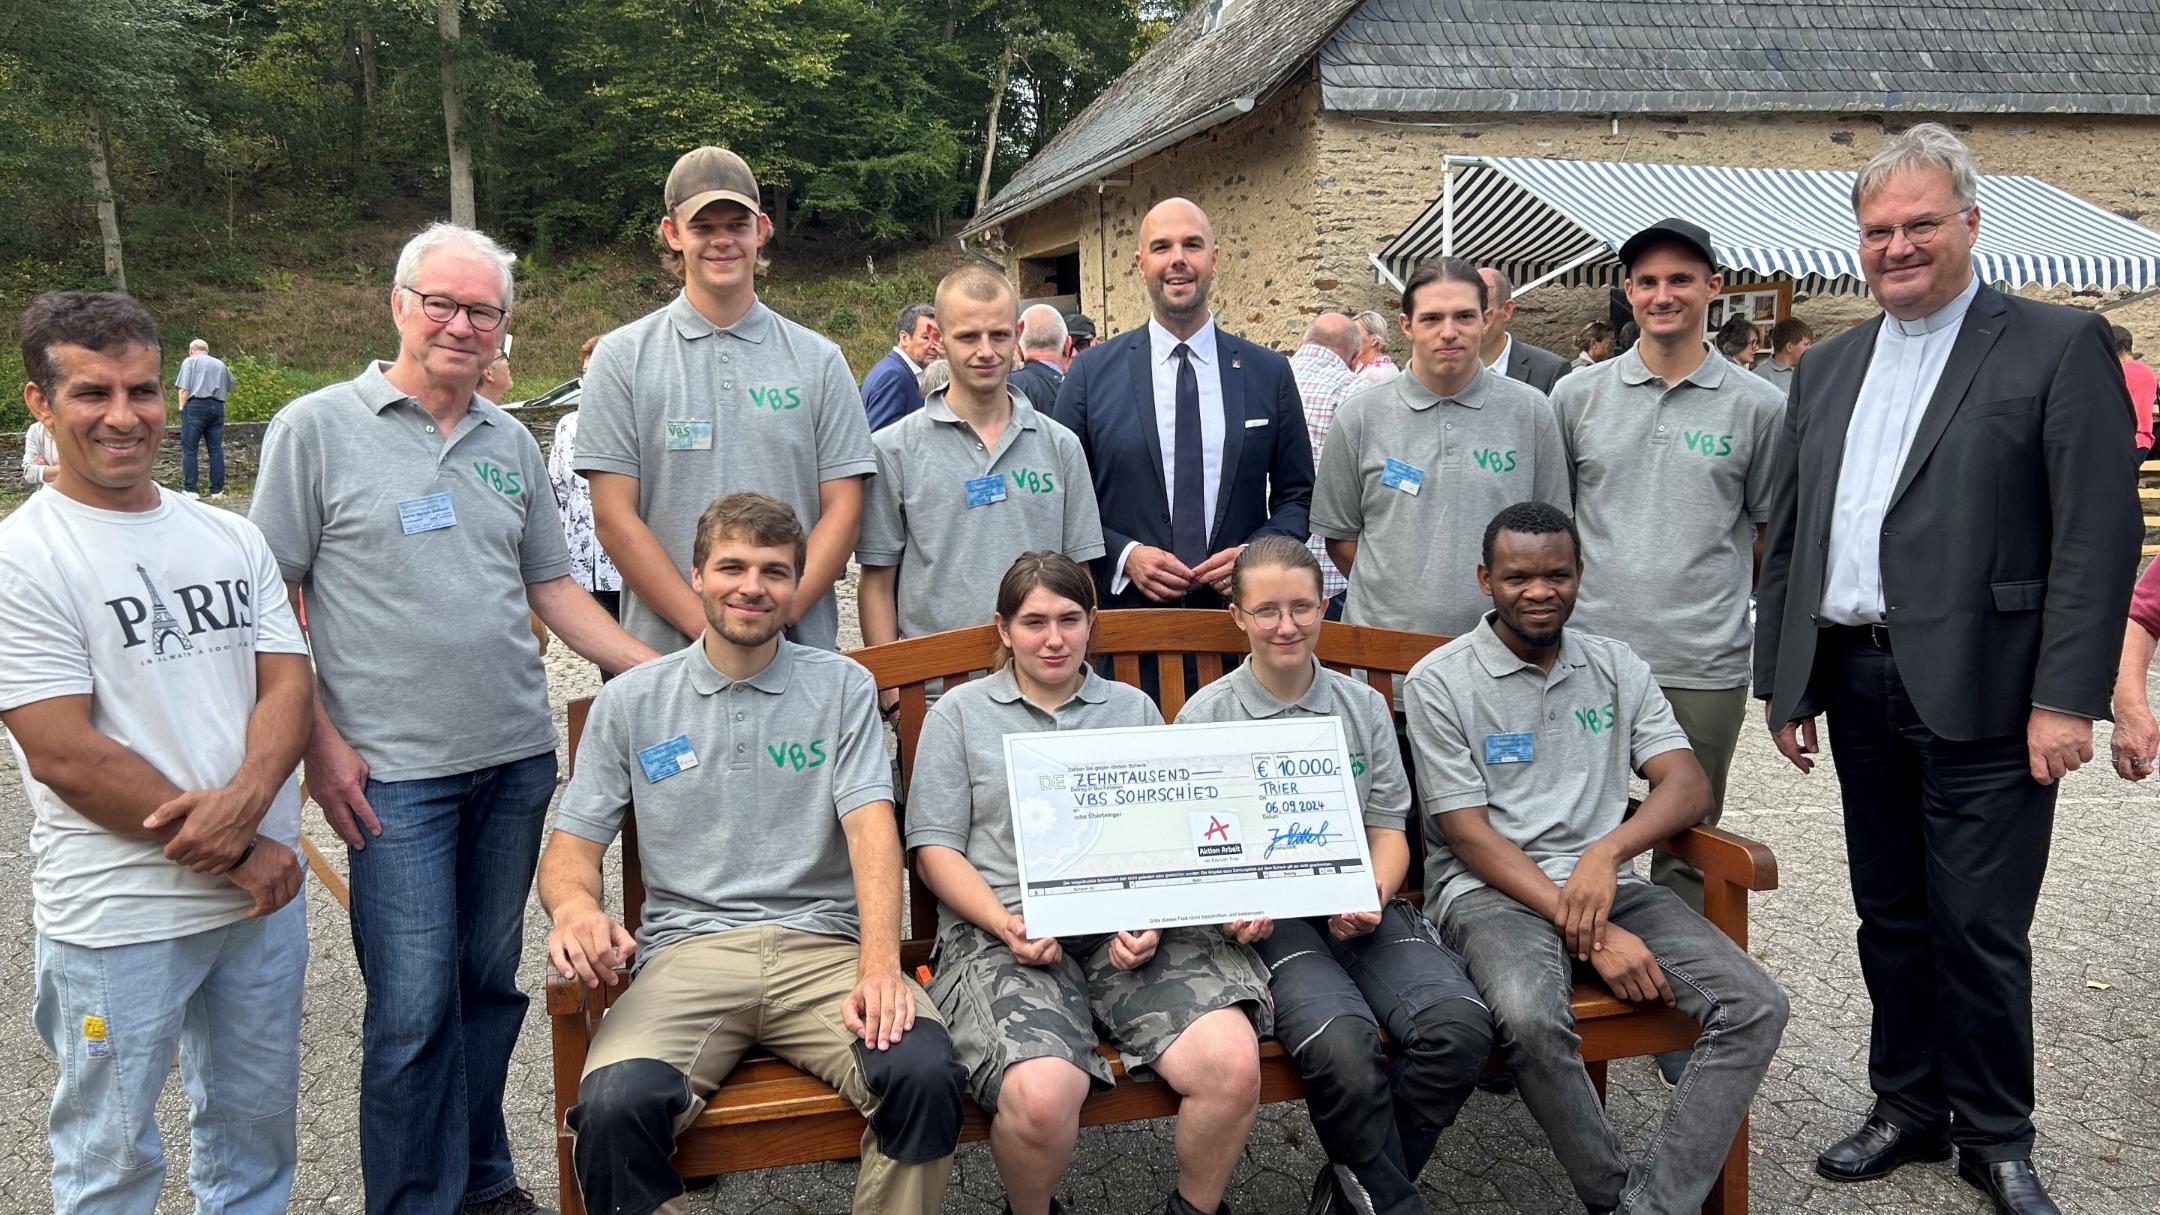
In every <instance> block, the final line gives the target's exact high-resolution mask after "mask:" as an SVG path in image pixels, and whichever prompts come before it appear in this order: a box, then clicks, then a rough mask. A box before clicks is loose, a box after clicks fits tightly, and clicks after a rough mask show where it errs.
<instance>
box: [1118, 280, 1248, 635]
mask: <svg viewBox="0 0 2160 1215" xmlns="http://www.w3.org/2000/svg"><path fill="white" fill-rule="evenodd" d="M1147 328H1148V371H1149V378H1150V380H1151V381H1152V383H1153V385H1154V388H1155V437H1156V438H1157V439H1158V440H1159V441H1160V442H1161V443H1162V467H1163V501H1164V504H1165V505H1169V506H1173V507H1174V506H1175V505H1176V503H1177V373H1178V361H1177V356H1176V355H1175V354H1174V353H1172V352H1173V351H1175V350H1176V349H1177V346H1178V343H1179V342H1180V341H1182V342H1184V343H1185V347H1186V349H1187V350H1189V351H1191V357H1192V364H1193V378H1194V379H1196V380H1198V381H1199V384H1200V471H1201V476H1202V477H1203V478H1204V479H1205V481H1206V484H1205V485H1203V486H1202V487H1201V495H1202V497H1203V498H1204V500H1205V502H1206V510H1207V525H1208V526H1207V530H1208V533H1209V535H1210V536H1211V537H1212V536H1213V534H1214V531H1215V501H1216V498H1217V497H1218V496H1219V493H1220V489H1221V486H1222V458H1223V432H1224V430H1225V429H1226V427H1227V425H1228V424H1227V423H1226V422H1225V420H1224V414H1223V395H1222V365H1221V364H1220V363H1219V362H1217V361H1216V351H1215V318H1214V317H1212V316H1211V317H1209V318H1208V319H1207V323H1205V324H1203V325H1201V326H1200V332H1198V333H1195V334H1193V335H1192V336H1191V337H1189V338H1180V337H1178V336H1177V335H1176V334H1174V333H1172V332H1170V331H1169V330H1168V329H1165V328H1163V327H1162V323H1161V322H1160V321H1157V320H1156V319H1155V318H1154V317H1152V316H1151V317H1149V318H1148V326H1147ZM1137 547H1139V545H1138V542H1134V543H1132V544H1128V545H1126V546H1125V551H1123V552H1121V553H1119V554H1118V559H1117V574H1116V576H1115V577H1113V578H1111V580H1110V591H1111V593H1112V594H1117V593H1120V592H1122V591H1123V590H1124V589H1125V587H1126V585H1127V580H1126V578H1125V559H1126V558H1127V557H1129V556H1131V555H1132V551H1133V549H1135V548H1137Z"/></svg>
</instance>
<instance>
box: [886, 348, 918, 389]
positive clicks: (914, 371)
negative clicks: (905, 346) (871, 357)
mask: <svg viewBox="0 0 2160 1215" xmlns="http://www.w3.org/2000/svg"><path fill="white" fill-rule="evenodd" d="M892 352H893V353H894V354H897V355H899V356H900V361H901V362H903V363H906V364H907V369H908V374H909V375H912V376H914V377H915V378H916V379H918V380H919V379H921V378H922V373H923V365H922V364H921V363H918V362H916V361H915V360H914V359H911V358H909V357H908V352H907V351H905V350H902V349H901V348H900V343H898V342H894V343H893V348H892Z"/></svg>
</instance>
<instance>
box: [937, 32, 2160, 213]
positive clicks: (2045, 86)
mask: <svg viewBox="0 0 2160 1215" xmlns="http://www.w3.org/2000/svg"><path fill="white" fill-rule="evenodd" d="M1212 3H1213V0H1203V2H1202V3H1201V4H1199V5H1197V6H1196V7H1195V8H1194V9H1193V11H1192V12H1190V13H1188V14H1187V15H1186V16H1185V18H1184V19H1183V20H1181V21H1179V22H1178V24H1177V26H1176V27H1175V28H1173V29H1172V30H1171V31H1170V32H1169V33H1168V34H1166V35H1165V36H1164V37H1163V39H1162V41H1161V42H1159V43H1157V44H1156V46H1155V47H1154V49H1152V50H1150V51H1149V52H1148V53H1147V54H1146V55H1143V56H1142V57H1141V58H1140V60H1139V61H1138V62H1137V63H1135V64H1133V66H1132V67H1131V68H1129V69H1127V70H1126V72H1125V74H1124V75H1122V76H1120V77H1118V79H1117V80H1116V82H1115V83H1113V84H1112V85H1111V86H1110V87H1109V88H1108V89H1106V90H1104V92H1103V95H1102V96H1100V97H1098V98H1096V99H1095V103H1094V104H1093V105H1090V106H1089V107H1088V108H1087V109H1086V110H1084V111H1082V112H1081V113H1080V114H1079V115H1078V116H1077V117H1075V118H1074V119H1073V120H1072V121H1071V122H1069V123H1067V124H1066V126H1065V129H1064V130H1062V131H1060V132H1058V134H1057V135H1056V136H1055V137H1054V138H1053V139H1051V141H1050V142H1049V143H1048V144H1046V145H1044V147H1043V149H1042V151H1040V152H1038V153H1036V155H1035V156H1034V157H1033V158H1032V159H1030V160H1029V161H1028V163H1027V164H1026V165H1024V166H1022V167H1021V169H1020V171H1019V172H1018V173H1016V174H1014V175H1013V178H1012V180H1011V181H1010V182H1007V183H1006V185H1005V188H1004V189H1002V190H1000V191H998V193H997V195H996V196H995V197H993V198H992V199H991V200H990V202H989V203H988V204H987V205H986V206H985V207H984V208H983V210H982V212H981V213H980V214H979V215H977V216H976V218H975V219H974V220H972V221H971V222H970V223H969V225H968V231H969V232H971V233H972V232H975V231H979V230H981V229H982V228H985V227H988V226H990V225H992V224H995V223H998V222H1001V221H1003V220H1006V219H1010V218H1012V217H1013V216H1016V215H1020V214H1024V213H1025V212H1027V211H1030V210H1033V209H1034V208H1036V207H1038V206H1041V205H1042V204H1043V203H1046V202H1049V201H1050V200H1052V199H1054V198H1058V197H1060V196H1062V195H1064V194H1065V193H1067V192H1069V191H1070V190H1072V189H1074V188H1077V187H1078V186H1080V185H1083V184H1085V183H1086V181H1087V180H1089V179H1090V177H1091V176H1092V175H1094V174H1095V173H1097V172H1099V171H1100V169H1101V167H1102V166H1105V165H1109V164H1111V163H1113V162H1115V161H1117V160H1118V159H1119V158H1120V157H1122V156H1129V155H1130V154H1131V153H1132V152H1133V151H1135V150H1136V149H1139V148H1141V147H1143V146H1144V145H1145V144H1146V143H1147V142H1148V141H1149V140H1151V139H1156V138H1159V137H1161V136H1162V135H1164V134H1167V133H1170V132H1174V131H1176V130H1178V129H1179V128H1180V127H1181V126H1186V125H1189V124H1191V123H1193V122H1194V121H1195V120H1196V119H1200V118H1202V117H1204V116H1206V115H1208V114H1210V113H1211V112H1212V111H1217V110H1219V109H1221V107H1222V106H1223V105H1224V103H1225V102H1228V101H1230V100H1232V99H1234V98H1241V97H1260V96H1263V95H1265V94H1266V93H1268V92H1270V91H1272V90H1273V89H1275V88H1276V87H1278V86H1280V85H1281V84H1282V83H1283V82H1284V81H1285V80H1288V79H1289V78H1290V77H1291V76H1293V75H1294V74H1295V73H1297V72H1298V71H1299V70H1300V69H1301V68H1303V67H1304V66H1305V65H1306V64H1308V63H1309V62H1311V61H1313V60H1314V58H1315V57H1317V59H1318V61H1319V77H1320V86H1321V103H1322V104H1323V105H1325V106H1326V107H1327V108H1329V109H1334V110H1349V111H1358V112H1367V113H1399V114H1430V113H1464V112H1470V113H1481V112H1501V111H1520V112H1546V113H1605V112H1607V111H1618V112H1621V113H1640V112H1646V111H1647V112H1652V113H1668V114H1670V113H1717V112H1767V111H1785V112H1801V113H1805V112H1851V111H1862V112H1899V111H1903V112H1911V113H1968V114H1969V113H2019V114H2022V113H2032V114H2040V113H2070V114H2134V115H2160V5H2156V4H2154V3H2152V2H2151V0H2130V2H2129V3H2125V2H2124V0H1775V2H1767V3H1762V4H1738V3H1732V2H1731V0H1362V2H1361V0H1227V2H1226V3H1225V4H1224V5H1223V6H1222V7H1223V8H1224V10H1225V13H1226V15H1225V18H1224V20H1223V21H1222V24H1221V27H1220V28H1219V29H1216V30H1213V31H1207V30H1205V29H1204V24H1205V16H1206V12H1207V10H1208V9H1209V8H1210V7H1211V4H1212ZM1194 133H1197V132H1194Z"/></svg>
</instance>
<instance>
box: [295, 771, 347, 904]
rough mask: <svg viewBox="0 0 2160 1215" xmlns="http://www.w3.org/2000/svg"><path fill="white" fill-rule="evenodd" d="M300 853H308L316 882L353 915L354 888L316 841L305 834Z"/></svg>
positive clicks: (309, 866) (301, 839)
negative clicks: (331, 864)
mask: <svg viewBox="0 0 2160 1215" xmlns="http://www.w3.org/2000/svg"><path fill="white" fill-rule="evenodd" d="M301 800H303V801H305V800H306V798H305V797H304V796H303V797H302V799H301ZM300 851H302V852H305V853H307V867H308V868H309V869H311V870H313V871H314V872H315V880H316V881H318V882H321V883H322V884H323V889H325V890H327V891H329V892H330V897H331V898H333V899H336V900H337V905H338V906H340V907H343V908H344V909H345V913H346V914H347V915H350V914H352V888H351V887H349V886H347V885H346V884H345V879H344V878H342V877H340V876H338V871H337V870H335V869H332V868H331V867H330V862H329V861H328V860H327V859H326V858H325V857H324V856H323V854H322V852H321V850H320V849H318V848H316V847H315V841H314V840H311V839H309V838H308V837H307V836H306V835H304V834H303V835H302V836H301V837H300Z"/></svg>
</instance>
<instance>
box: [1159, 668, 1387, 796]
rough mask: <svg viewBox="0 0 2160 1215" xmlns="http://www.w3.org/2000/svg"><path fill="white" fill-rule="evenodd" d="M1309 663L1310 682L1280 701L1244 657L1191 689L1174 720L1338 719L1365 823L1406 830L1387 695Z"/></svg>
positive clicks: (1346, 676)
mask: <svg viewBox="0 0 2160 1215" xmlns="http://www.w3.org/2000/svg"><path fill="white" fill-rule="evenodd" d="M1312 664H1313V681H1312V686H1311V687H1309V688H1307V689H1305V695H1303V696H1302V697H1299V698H1298V701H1297V703H1296V704H1284V703H1283V702H1281V701H1279V700H1277V699H1275V694H1274V693H1273V692H1270V691H1268V690H1267V689H1266V688H1265V687H1263V686H1261V683H1260V677H1259V676H1257V675H1255V674H1253V660H1252V659H1250V658H1247V659H1246V660H1245V661H1244V662H1241V663H1239V664H1238V667H1237V669H1236V670H1234V671H1232V672H1230V673H1229V674H1228V675H1225V676H1223V677H1222V678H1221V679H1218V680H1216V681H1215V682H1213V683H1211V684H1209V685H1207V686H1206V687H1204V688H1202V689H1200V690H1199V691H1197V692H1195V693H1193V695H1192V699H1191V700H1188V701H1186V702H1185V707H1184V708H1182V709H1179V710H1178V715H1177V719H1178V724H1179V725H1181V726H1182V725H1184V724H1186V723H1187V722H1196V721H1197V722H1212V721H1268V720H1271V719H1273V718H1277V717H1340V718H1341V719H1342V725H1343V742H1344V743H1345V744H1346V745H1347V746H1348V747H1349V749H1350V773H1351V776H1352V778H1353V781H1354V783H1355V784H1356V785H1357V796H1358V805H1359V806H1360V807H1361V808H1362V809H1363V811H1364V815H1365V825H1366V826H1368V827H1386V828H1388V829H1389V830H1391V831H1402V830H1404V829H1405V828H1406V825H1407V824H1408V822H1409V818H1410V781H1409V778H1408V777H1407V776H1405V775H1404V773H1403V765H1402V751H1401V750H1400V749H1399V748H1398V747H1397V746H1396V745H1395V715H1394V713H1393V712H1391V711H1390V710H1389V709H1388V701H1387V697H1385V696H1382V695H1381V694H1380V693H1378V692H1376V691H1374V690H1373V687H1372V685H1370V684H1368V683H1366V682H1365V681H1363V680H1361V679H1352V678H1351V677H1349V676H1348V675H1342V674H1338V673H1336V672H1334V671H1330V670H1328V669H1327V668H1326V667H1324V666H1321V665H1320V660H1319V659H1317V658H1315V659H1313V660H1312Z"/></svg>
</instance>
